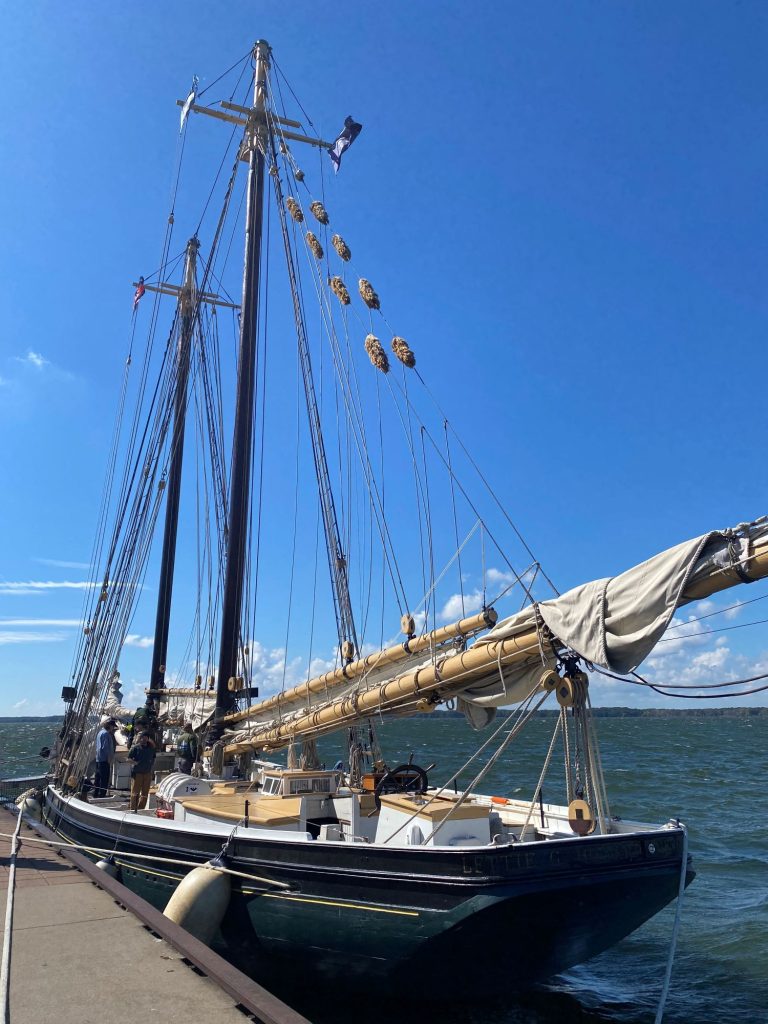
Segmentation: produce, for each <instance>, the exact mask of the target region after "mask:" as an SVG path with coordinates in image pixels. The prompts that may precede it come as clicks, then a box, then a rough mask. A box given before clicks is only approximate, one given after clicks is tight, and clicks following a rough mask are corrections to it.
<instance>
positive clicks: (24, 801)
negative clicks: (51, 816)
mask: <svg viewBox="0 0 768 1024" xmlns="http://www.w3.org/2000/svg"><path fill="white" fill-rule="evenodd" d="M34 792H35V791H34V789H28V790H27V791H26V793H22V794H21V796H18V797H16V806H17V807H20V808H21V813H22V814H26V815H27V816H28V817H30V818H34V819H35V821H41V820H42V817H43V808H42V804H41V803H40V801H39V800H38V799H37V797H36V796H34Z"/></svg>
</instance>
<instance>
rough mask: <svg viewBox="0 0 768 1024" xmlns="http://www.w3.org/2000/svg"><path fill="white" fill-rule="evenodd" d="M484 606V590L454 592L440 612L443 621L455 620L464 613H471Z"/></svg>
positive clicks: (439, 617)
mask: <svg viewBox="0 0 768 1024" xmlns="http://www.w3.org/2000/svg"><path fill="white" fill-rule="evenodd" d="M482 606H483V592H482V590H473V591H471V592H470V593H468V594H464V596H463V597H462V595H461V594H453V595H451V597H449V598H448V600H447V601H446V602H445V604H444V605H443V608H442V611H441V612H440V613H439V614H438V619H440V621H441V622H453V621H455V620H456V619H460V618H461V617H462V616H463V615H471V614H472V612H476V611H478V610H479V609H480V608H482Z"/></svg>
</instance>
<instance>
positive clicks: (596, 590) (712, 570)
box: [462, 517, 768, 707]
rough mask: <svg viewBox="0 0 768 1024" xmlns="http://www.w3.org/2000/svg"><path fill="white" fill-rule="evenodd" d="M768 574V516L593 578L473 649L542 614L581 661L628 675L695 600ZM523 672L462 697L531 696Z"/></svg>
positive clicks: (514, 619)
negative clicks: (680, 610) (681, 609)
mask: <svg viewBox="0 0 768 1024" xmlns="http://www.w3.org/2000/svg"><path fill="white" fill-rule="evenodd" d="M767 572H768V519H767V518H766V517H763V518H761V519H758V520H756V521H755V522H754V523H742V524H740V525H739V526H737V527H735V528H734V529H729V530H724V531H715V532H712V533H707V534H704V535H703V536H702V537H696V538H694V539H693V540H689V541H685V542H684V543H682V544H678V545H676V546H675V547H673V548H669V549H668V550H667V551H662V552H661V553H660V554H657V555H654V556H653V557H652V558H649V559H647V560H646V561H645V562H641V564H640V565H636V566H633V568H631V569H628V570H627V571H626V572H623V573H621V574H620V575H619V576H614V577H612V578H609V579H602V580H594V581H592V582H590V583H584V584H582V585H581V586H579V587H575V588H574V589H573V590H569V591H568V592H567V593H565V594H563V595H562V596H561V597H557V598H555V599H553V600H551V601H542V602H541V603H540V604H537V605H536V606H535V608H534V607H529V608H525V609H524V610H523V611H521V612H519V613H518V614H517V615H513V616H511V617H510V618H507V619H504V620H502V621H501V622H499V623H498V624H497V625H496V626H495V627H494V628H493V629H491V630H489V632H488V633H486V634H485V636H484V637H482V638H481V639H480V640H478V641H477V643H476V644H475V646H476V647H477V646H480V645H483V644H490V643H493V642H495V641H498V640H506V639H508V638H510V637H515V636H521V635H525V634H530V633H531V631H532V630H535V629H536V613H537V611H538V614H539V615H540V616H541V620H542V621H543V623H544V625H546V626H547V628H548V629H549V630H550V631H551V632H552V633H553V634H554V635H555V637H557V639H558V640H559V641H560V642H561V643H562V644H563V645H565V646H566V647H569V648H570V649H571V650H572V651H575V653H576V654H578V655H579V656H580V657H582V658H584V659H585V660H586V661H589V662H592V663H593V664H595V665H600V666H601V667H602V668H606V669H610V670H611V671H613V672H620V673H627V672H631V671H632V670H633V669H635V668H637V666H638V665H639V664H640V663H641V662H642V661H644V660H645V658H647V656H648V655H649V654H650V653H651V651H652V650H653V648H654V647H655V646H656V644H657V643H658V641H659V639H660V638H661V636H662V634H663V633H664V631H665V630H666V629H667V627H668V626H669V623H670V621H671V619H672V616H673V615H674V613H675V610H676V609H677V608H679V607H680V606H682V605H685V604H688V603H689V602H690V601H695V600H698V599H700V598H702V597H706V596H708V595H709V594H713V593H716V592H717V591H718V590H723V589H725V588H726V587H730V586H734V585H735V584H737V583H741V582H752V581H753V580H755V579H759V578H761V577H762V576H763V575H765V574H766V573H767ZM526 677H527V673H526V672H525V670H524V668H521V669H520V670H519V671H518V674H517V677H516V678H514V679H512V678H508V679H507V680H506V681H505V685H504V687H500V686H498V685H497V680H494V681H493V682H491V683H490V684H487V685H482V686H472V687H469V688H468V689H467V690H466V691H465V692H464V693H463V694H462V697H463V698H464V699H467V700H472V701H475V702H476V703H479V704H485V705H487V706H496V707H499V706H501V705H502V704H507V703H509V702H510V701H511V700H515V699H516V698H517V694H518V693H519V692H525V691H526V683H527V678H526Z"/></svg>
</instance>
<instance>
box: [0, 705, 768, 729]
mask: <svg viewBox="0 0 768 1024" xmlns="http://www.w3.org/2000/svg"><path fill="white" fill-rule="evenodd" d="M514 710H515V709H513V708H501V709H500V710H499V714H501V715H505V714H506V715H509V714H512V713H513V711H514ZM559 713H560V711H559V709H555V708H545V709H542V710H541V711H538V712H537V714H539V715H543V716H547V715H558V714H559ZM435 714H438V715H447V716H448V717H449V718H463V717H464V715H463V714H462V712H460V711H436V712H432V713H430V717H432V716H433V715H435ZM592 714H593V715H594V717H595V718H680V717H681V716H682V717H685V718H695V717H706V718H752V717H763V716H768V707H724V708H705V707H694V708H621V707H617V708H594V707H593V708H592ZM61 721H62V716H61V715H0V725H9V724H14V723H15V724H20V723H21V722H61Z"/></svg>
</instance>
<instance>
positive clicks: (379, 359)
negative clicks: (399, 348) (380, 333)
mask: <svg viewBox="0 0 768 1024" xmlns="http://www.w3.org/2000/svg"><path fill="white" fill-rule="evenodd" d="M365 351H366V352H367V353H368V358H369V359H370V360H371V362H372V363H373V365H374V366H375V367H376V369H377V370H381V372H382V373H389V359H388V358H387V353H386V352H385V351H384V346H383V345H382V344H381V342H380V341H379V339H378V338H377V337H376V336H375V335H374V334H368V335H367V336H366V339H365Z"/></svg>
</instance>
